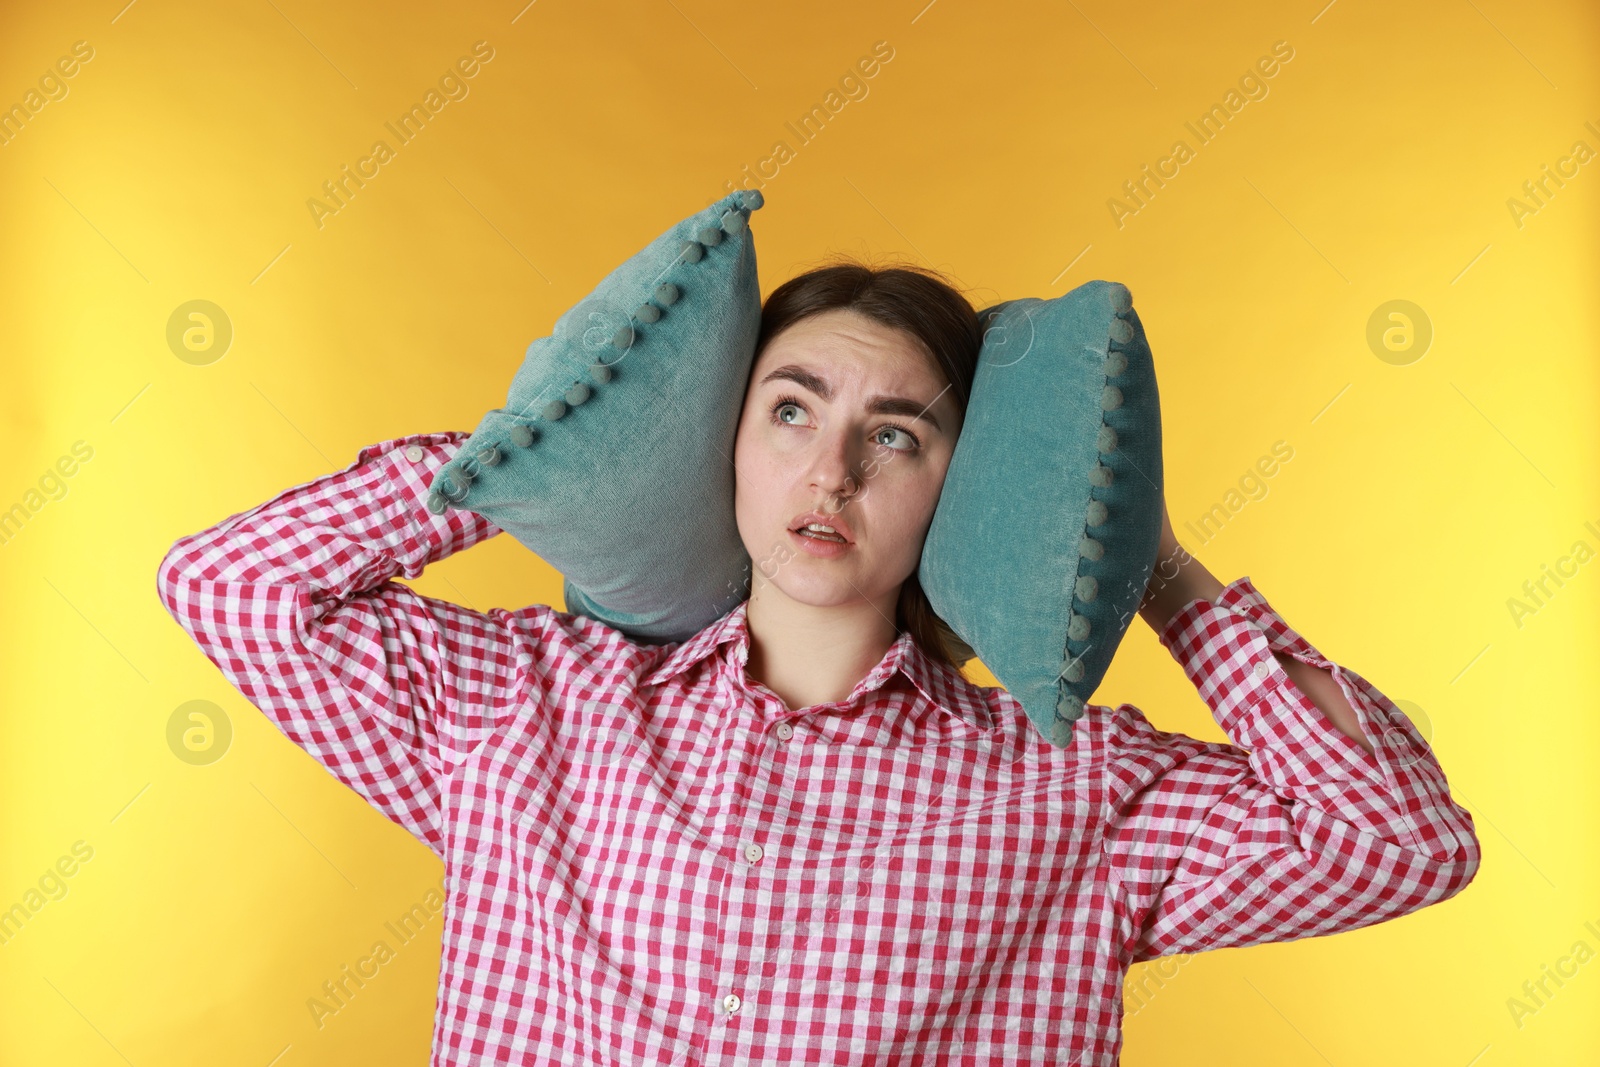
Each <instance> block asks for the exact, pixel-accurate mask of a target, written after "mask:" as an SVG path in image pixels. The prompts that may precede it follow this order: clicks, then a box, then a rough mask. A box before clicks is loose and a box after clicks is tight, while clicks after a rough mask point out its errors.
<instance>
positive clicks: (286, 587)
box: [157, 433, 551, 853]
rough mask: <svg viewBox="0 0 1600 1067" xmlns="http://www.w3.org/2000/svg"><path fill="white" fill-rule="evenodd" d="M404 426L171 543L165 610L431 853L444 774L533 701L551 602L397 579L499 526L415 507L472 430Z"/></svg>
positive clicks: (439, 835)
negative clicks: (492, 600)
mask: <svg viewBox="0 0 1600 1067" xmlns="http://www.w3.org/2000/svg"><path fill="white" fill-rule="evenodd" d="M467 436H468V435H467V434H464V433H442V434H416V435H412V436H409V437H402V438H398V439H396V440H393V441H386V442H383V443H381V444H377V445H372V446H370V447H368V448H364V449H362V450H361V452H360V454H359V455H358V456H357V457H356V461H355V462H354V463H353V464H351V465H350V466H348V467H346V468H345V469H344V470H341V471H335V472H333V473H331V474H327V475H324V476H322V477H320V478H317V479H315V480H313V481H310V482H307V483H305V484H303V485H298V486H295V487H294V488H292V489H288V490H285V491H284V492H282V493H279V494H278V495H277V496H275V497H273V498H272V499H270V500H268V501H267V502H266V503H264V504H260V505H258V506H256V507H254V508H251V509H250V510H248V511H244V512H240V513H239V514H236V515H233V516H231V517H230V518H227V519H225V520H223V521H222V522H220V523H218V524H217V525H215V526H212V527H209V528H208V529H205V530H201V531H200V532H198V533H195V534H191V535H190V536H188V537H184V538H181V539H180V540H178V541H177V542H176V543H175V544H173V546H172V548H171V549H170V550H169V551H168V552H167V555H166V557H165V558H164V559H163V560H162V561H161V565H160V568H159V570H158V572H157V587H158V590H159V592H160V595H161V599H162V602H163V603H164V604H165V605H166V607H167V610H168V611H169V612H170V613H171V614H172V617H173V618H174V619H176V620H177V622H178V624H179V625H181V626H182V627H183V628H184V630H186V631H187V632H188V633H189V635H190V636H191V637H192V638H194V640H195V643H196V644H198V645H199V646H200V650H201V651H202V652H204V653H205V655H206V657H207V658H208V659H210V660H211V661H212V662H213V663H215V664H216V665H217V667H218V668H219V669H220V670H221V671H222V674H223V675H224V677H226V678H227V679H228V681H230V682H232V683H233V685H234V686H235V687H236V688H237V689H238V690H239V691H240V692H241V693H243V694H244V696H245V697H247V698H248V699H249V700H250V701H251V703H253V704H254V705H255V706H256V707H257V708H259V709H260V710H261V711H262V712H263V713H264V714H265V715H266V716H267V717H268V718H269V719H270V720H272V722H273V724H274V725H276V726H277V727H278V729H279V730H281V731H282V732H283V733H284V734H285V735H286V736H287V737H288V738H289V739H290V740H291V741H293V742H294V743H295V744H296V745H298V746H300V747H301V748H303V749H304V750H305V751H306V752H307V753H309V754H310V755H311V756H312V757H313V758H315V759H316V760H317V761H318V762H319V763H321V764H322V765H323V766H324V767H325V768H327V770H328V771H330V772H331V773H332V774H333V775H334V776H335V777H337V778H338V779H339V780H340V781H342V782H344V783H345V784H346V785H348V786H350V788H352V789H354V790H355V791H356V792H357V793H359V794H361V796H363V797H364V798H365V799H366V800H367V801H368V803H370V804H371V805H372V806H373V807H375V808H377V809H378V810H379V811H380V812H381V813H383V814H384V815H385V816H386V817H388V818H389V819H390V820H392V821H394V822H396V823H398V824H399V825H401V826H403V827H404V828H405V829H406V830H408V831H410V832H411V834H412V835H413V836H415V837H417V838H418V839H419V840H421V841H422V842H423V843H424V844H426V845H428V846H429V847H430V848H431V849H433V850H434V851H435V852H436V853H437V852H441V850H442V848H443V843H444V832H443V825H442V818H441V800H440V798H441V789H442V784H443V781H444V779H445V777H446V775H447V774H448V773H449V772H450V770H451V769H452V768H453V767H454V765H455V764H456V763H458V762H459V761H460V760H461V759H462V758H464V757H465V755H466V754H467V753H468V752H470V751H471V750H472V749H473V748H474V747H475V745H476V744H477V743H478V742H480V741H481V740H483V739H484V738H485V737H487V736H488V735H489V734H490V733H491V732H492V731H493V730H494V728H495V724H496V722H497V721H499V720H500V719H501V717H502V716H504V715H505V714H507V713H508V712H511V711H515V710H516V708H517V706H518V704H519V702H520V701H522V700H525V699H527V698H529V696H530V695H532V696H534V697H535V698H537V695H538V691H539V688H540V687H541V686H542V684H543V683H542V681H541V680H540V679H539V678H538V677H537V675H538V673H539V670H538V668H539V663H538V657H537V654H536V653H537V650H538V649H539V648H540V647H542V645H543V644H544V640H545V638H546V637H547V636H548V634H547V633H546V630H547V628H548V627H549V626H550V625H551V622H550V616H551V609H549V608H546V607H542V606H541V607H534V608H526V609H522V610H520V611H517V612H506V611H504V610H503V609H498V608H497V609H494V610H492V611H491V612H490V613H489V614H487V615H485V614H480V613H478V612H476V611H471V610H468V609H467V608H464V607H459V606H457V605H455V604H450V603H447V602H445V601H441V600H434V599H432V598H430V597H425V596H422V595H421V594H419V593H417V592H416V591H414V590H412V589H411V588H409V587H408V586H405V585H402V584H400V583H398V582H394V581H391V580H390V579H392V578H394V577H395V576H396V575H400V574H404V575H405V576H406V577H408V578H413V577H416V576H417V575H418V574H420V573H422V570H423V568H424V567H426V566H427V565H428V564H429V563H431V562H434V561H436V560H439V559H442V558H444V557H445V556H448V555H450V554H451V553H453V552H458V551H460V550H462V549H464V548H467V547H469V546H471V545H473V544H476V543H477V542H479V541H482V540H484V539H485V538H488V537H492V536H494V535H495V534H497V533H499V532H500V531H499V529H498V528H497V527H496V526H494V525H493V524H492V523H490V522H489V521H488V520H487V519H484V518H482V517H481V516H479V515H477V514H475V513H473V512H470V511H463V510H457V509H450V510H447V511H446V512H445V514H443V515H434V514H432V513H431V512H429V511H428V509H427V508H426V506H425V505H424V501H425V499H426V496H427V491H428V485H429V483H430V481H431V479H432V477H433V474H434V472H435V471H436V470H437V469H438V468H439V467H440V466H442V465H443V464H444V463H446V462H448V461H449V460H450V458H451V457H452V456H453V455H454V454H455V451H456V449H457V448H459V447H460V446H461V443H462V442H463V441H464V440H465V439H466V438H467Z"/></svg>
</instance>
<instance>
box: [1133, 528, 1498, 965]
mask: <svg viewBox="0 0 1600 1067" xmlns="http://www.w3.org/2000/svg"><path fill="white" fill-rule="evenodd" d="M1170 531H1171V524H1170V522H1168V523H1167V534H1166V535H1165V537H1164V540H1165V541H1166V542H1167V543H1166V544H1165V546H1164V549H1165V550H1164V551H1163V553H1162V560H1163V562H1162V563H1161V564H1158V573H1157V575H1156V576H1155V577H1153V578H1152V581H1151V584H1150V588H1149V590H1148V592H1147V596H1146V598H1145V600H1144V601H1143V602H1142V603H1141V605H1140V611H1141V614H1142V615H1143V617H1144V618H1145V621H1146V622H1148V623H1150V624H1151V625H1152V626H1159V629H1158V630H1157V631H1156V632H1157V635H1158V637H1159V639H1160V641H1161V644H1162V646H1163V647H1164V648H1166V649H1167V651H1168V652H1169V653H1171V655H1172V656H1173V658H1174V659H1175V660H1177V662H1178V663H1179V665H1180V666H1181V667H1182V668H1183V671H1184V675H1185V676H1186V677H1187V678H1188V679H1189V681H1190V682H1191V683H1192V684H1193V685H1194V687H1195V690H1196V692H1198V693H1199V694H1200V697H1201V699H1203V700H1204V701H1205V703H1206V705H1207V707H1208V708H1209V709H1210V710H1211V713H1212V716H1213V717H1214V718H1215V719H1216V721H1217V723H1218V725H1220V726H1221V727H1222V729H1223V732H1224V733H1225V734H1226V735H1227V737H1228V738H1229V742H1228V743H1216V742H1206V741H1199V740H1196V739H1195V738H1192V737H1187V736H1184V735H1183V734H1175V733H1169V732H1166V731H1163V730H1159V729H1156V728H1155V727H1154V726H1152V725H1151V724H1150V723H1149V722H1148V720H1146V719H1145V718H1144V716H1143V715H1142V714H1140V713H1139V711H1138V709H1137V708H1133V707H1132V706H1131V705H1126V704H1124V705H1121V706H1119V707H1118V708H1116V709H1114V711H1113V714H1112V721H1111V723H1110V725H1109V727H1108V730H1107V737H1108V745H1107V752H1106V757H1105V760H1106V767H1107V775H1108V782H1109V785H1110V788H1109V797H1108V815H1107V842H1106V855H1107V857H1108V860H1109V864H1110V873H1111V876H1112V886H1113V889H1114V898H1115V901H1116V909H1117V915H1118V920H1119V922H1121V923H1122V924H1124V925H1123V936H1124V942H1123V947H1124V952H1125V955H1126V958H1127V959H1128V960H1129V961H1130V962H1140V961H1143V960H1148V959H1154V958H1156V957H1158V956H1167V955H1172V954H1175V953H1182V952H1197V951H1203V950H1206V949H1214V948H1226V947H1235V946H1242V945H1254V944H1263V943H1266V942H1274V941H1289V940H1294V939H1297V938H1301V937H1312V936H1318V935H1322V934H1330V933H1338V932H1340V931H1343V930H1353V929H1357V928H1360V927H1363V926H1369V925H1371V924H1373V923H1377V922H1382V921H1385V920H1387V919H1392V918H1396V917H1398V916H1401V915H1406V914H1409V913H1411V912H1413V911H1416V910H1417V909H1419V908H1422V907H1426V906H1428V905H1430V904H1435V903H1438V902H1439V901H1441V900H1445V899H1447V898H1449V897H1451V896H1453V895H1454V894H1456V893H1458V892H1460V891H1461V889H1462V888H1464V887H1465V886H1466V885H1467V884H1468V883H1470V882H1471V881H1472V879H1473V878H1474V877H1475V875H1476V873H1477V870H1478V865H1479V862H1480V857H1481V854H1480V850H1479V845H1478V838H1477V834H1476V832H1475V828H1474V825H1473V821H1472V816H1471V814H1470V813H1468V812H1467V811H1466V809H1464V808H1462V807H1461V806H1460V805H1459V804H1457V803H1456V802H1455V801H1454V800H1453V799H1452V798H1451V796H1450V790H1449V784H1448V782H1447V781H1446V779H1445V775H1444V771H1443V770H1442V769H1441V768H1440V766H1439V764H1438V761H1437V760H1436V759H1435V757H1434V755H1433V752H1432V750H1431V749H1429V747H1428V745H1427V742H1426V741H1425V740H1424V739H1423V738H1422V736H1421V735H1420V734H1418V733H1417V731H1416V729H1415V728H1414V727H1413V726H1412V725H1411V723H1410V721H1409V720H1408V719H1406V717H1405V715H1404V714H1403V713H1402V712H1401V711H1400V710H1399V708H1397V707H1396V706H1395V704H1394V702H1393V701H1391V700H1389V699H1388V697H1386V696H1385V695H1384V694H1383V693H1382V692H1381V691H1380V690H1378V689H1377V688H1376V687H1375V686H1373V685H1372V684H1371V683H1370V682H1368V681H1367V680H1366V679H1365V678H1363V677H1362V676H1361V675H1359V674H1357V673H1356V672H1355V671H1353V670H1350V669H1349V668H1347V667H1344V666H1341V665H1338V664H1335V663H1333V662H1331V661H1329V660H1328V659H1327V658H1326V657H1324V656H1323V655H1322V654H1321V653H1320V652H1319V651H1318V650H1317V648H1316V647H1315V646H1314V645H1312V644H1311V643H1310V642H1308V641H1306V640H1305V638H1303V637H1302V636H1301V635H1300V634H1299V633H1297V632H1295V630H1294V629H1293V628H1292V627H1290V626H1289V624H1288V623H1287V622H1286V621H1285V620H1284V619H1283V617H1282V616H1281V615H1279V614H1278V613H1277V612H1276V611H1274V610H1273V608H1272V606H1271V605H1270V604H1269V603H1268V602H1267V600H1266V598H1265V596H1263V595H1262V594H1261V592H1260V591H1259V590H1257V589H1256V588H1255V586H1254V585H1253V584H1252V583H1251V582H1250V579H1249V578H1248V577H1243V578H1240V579H1238V580H1236V581H1234V582H1232V583H1230V584H1228V585H1226V586H1222V585H1221V584H1220V583H1219V582H1217V580H1216V579H1215V578H1214V577H1213V576H1212V575H1211V574H1209V573H1208V572H1207V571H1206V570H1205V568H1203V567H1201V566H1200V565H1199V564H1198V563H1196V562H1194V561H1193V560H1192V557H1188V555H1187V553H1182V552H1181V551H1174V548H1175V545H1176V542H1175V541H1174V540H1173V539H1172V538H1171V533H1170ZM1290 664H1298V665H1300V666H1301V667H1304V668H1306V671H1305V672H1303V673H1304V674H1309V678H1310V680H1309V682H1308V683H1307V684H1302V682H1301V681H1300V677H1299V676H1297V675H1296V673H1295V671H1294V668H1292V667H1291V666H1290ZM1318 678H1322V679H1325V680H1326V681H1327V683H1328V685H1327V686H1324V687H1322V688H1321V689H1320V690H1319V689H1318V681H1317V679H1318ZM1335 692H1336V693H1337V700H1331V699H1328V697H1330V696H1332V695H1333V694H1334V693H1335ZM1313 693H1317V694H1318V695H1319V696H1320V697H1321V699H1319V700H1317V701H1316V702H1313V699H1312V694H1313Z"/></svg>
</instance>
